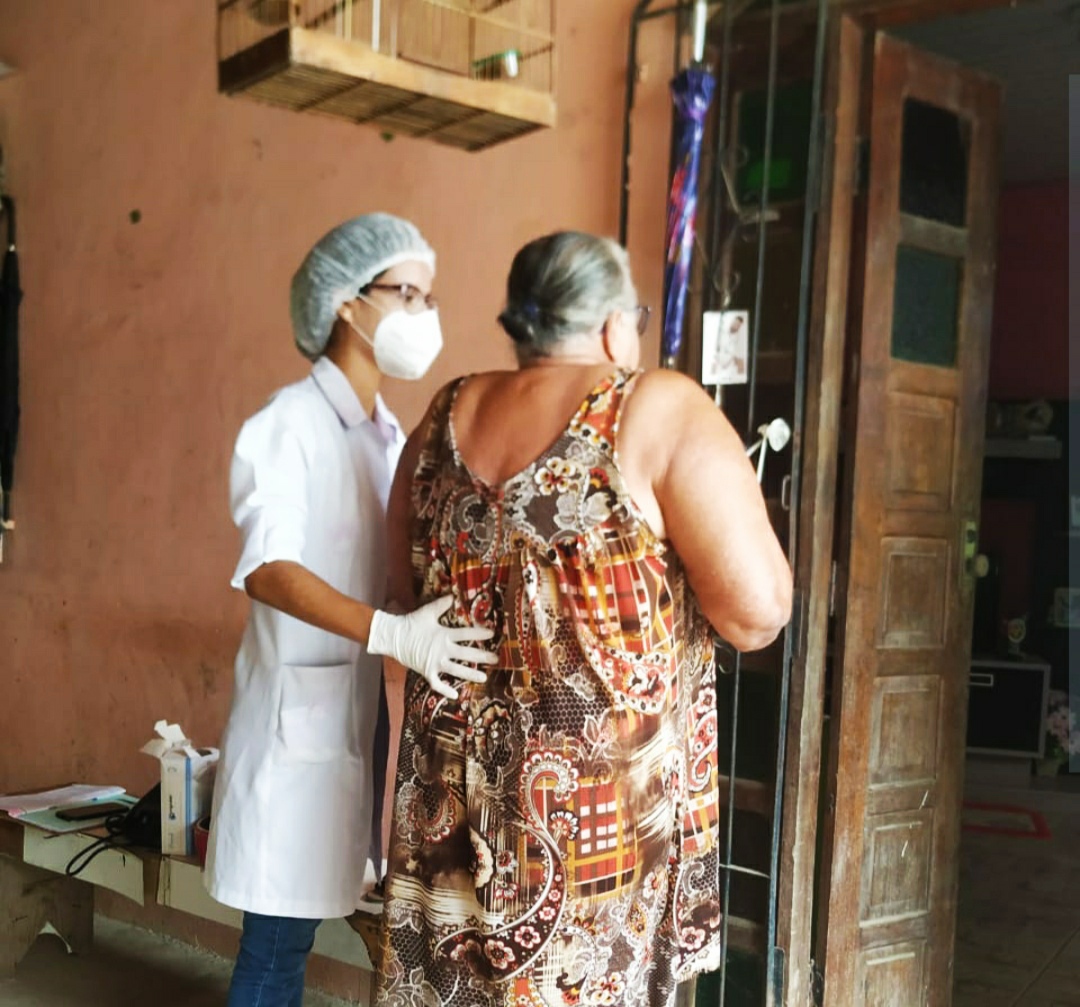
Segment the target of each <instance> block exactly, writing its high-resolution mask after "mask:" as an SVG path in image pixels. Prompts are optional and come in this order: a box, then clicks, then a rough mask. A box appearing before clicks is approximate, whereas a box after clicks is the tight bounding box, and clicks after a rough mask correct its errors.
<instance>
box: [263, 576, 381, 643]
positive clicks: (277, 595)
mask: <svg viewBox="0 0 1080 1007" xmlns="http://www.w3.org/2000/svg"><path fill="white" fill-rule="evenodd" d="M244 590H245V591H247V593H248V596H249V597H251V598H254V599H255V600H256V601H260V602H262V603H263V604H264V605H269V606H270V607H271V608H276V609H277V610H278V611H280V612H284V613H285V614H286V615H291V616H292V617H293V618H294V619H299V620H300V621H301V622H306V623H309V624H310V625H312V626H317V627H318V628H319V629H324V630H326V632H328V633H336V634H337V635H338V636H343V637H345V639H347V640H354V641H356V642H357V643H360V644H363V645H365V646H366V645H367V642H368V634H369V633H370V631H371V619H372V616H373V615H374V614H375V609H373V608H372V607H371V606H370V605H365V604H364V603H363V602H362V601H357V600H356V599H355V598H350V597H349V596H348V595H346V594H342V593H341V592H340V591H337V590H335V589H334V588H332V587H331V586H330V585H329V584H327V583H326V581H324V580H323V579H322V578H321V577H318V576H316V575H315V574H313V573H312V572H311V571H310V570H308V569H307V568H306V567H303V566H301V565H300V564H299V563H292V562H288V561H285V560H279V561H276V562H273V563H265V564H263V565H262V566H260V567H259V568H258V569H257V570H254V571H253V572H252V573H250V574H248V576H247V578H246V579H245V580H244Z"/></svg>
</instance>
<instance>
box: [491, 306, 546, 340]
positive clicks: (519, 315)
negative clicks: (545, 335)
mask: <svg viewBox="0 0 1080 1007" xmlns="http://www.w3.org/2000/svg"><path fill="white" fill-rule="evenodd" d="M542 314H543V312H542V311H541V310H540V305H539V304H537V303H536V301H532V300H530V301H526V302H525V303H524V304H508V305H507V306H506V309H505V310H504V311H503V312H502V314H501V315H499V324H500V325H501V326H502V327H503V329H504V330H505V331H506V334H507V335H508V336H509V337H510V338H511V339H512V340H514V342H515V343H531V342H532V341H533V340H534V339H535V338H536V335H537V329H539V328H540V319H541V315H542Z"/></svg>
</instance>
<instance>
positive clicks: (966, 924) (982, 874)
mask: <svg viewBox="0 0 1080 1007" xmlns="http://www.w3.org/2000/svg"><path fill="white" fill-rule="evenodd" d="M969 779H970V774H969ZM967 798H968V800H977V801H983V802H986V803H995V804H1004V805H1013V806H1017V807H1022V808H1027V809H1030V810H1033V811H1037V812H1039V813H1040V814H1041V815H1042V816H1043V818H1044V819H1045V820H1046V823H1047V825H1048V826H1049V829H1050V832H1051V837H1050V838H1049V839H1031V838H1020V837H1011V836H1001V835H993V834H985V833H974V832H964V833H963V838H962V840H961V865H960V910H959V918H958V921H957V942H956V973H955V974H956V986H955V995H954V998H953V1007H1080V776H1070V777H1057V778H1056V779H1054V780H1040V779H1037V778H1032V780H1031V781H1026V780H1025V781H1023V782H1021V783H1017V784H1013V785H1004V786H1003V785H1000V784H998V785H994V784H988V783H986V782H975V783H972V782H969V784H968V787H967Z"/></svg>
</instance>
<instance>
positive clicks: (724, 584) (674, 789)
mask: <svg viewBox="0 0 1080 1007" xmlns="http://www.w3.org/2000/svg"><path fill="white" fill-rule="evenodd" d="M646 316H647V312H646V311H645V309H643V308H641V307H640V306H639V305H638V301H637V296H636V294H635V291H634V285H633V282H632V280H631V277H630V272H629V264H628V261H627V257H626V253H625V252H624V251H623V250H622V249H621V248H619V247H618V246H617V245H616V244H615V243H614V242H611V241H609V240H606V239H602V238H597V237H592V236H590V235H586V234H578V233H560V234H553V235H550V236H548V237H545V238H540V239H539V240H537V241H534V242H532V243H531V244H529V245H527V246H525V248H523V249H522V250H521V251H520V252H519V253H518V255H517V256H516V258H515V259H514V263H513V266H512V268H511V271H510V277H509V282H508V289H507V302H506V310H505V311H504V312H503V314H502V315H501V317H500V321H501V323H502V325H503V327H504V328H505V330H506V331H507V333H508V334H509V335H510V338H511V339H513V341H514V344H515V348H516V350H517V355H518V359H519V361H520V369H519V370H517V371H512V372H492V373H487V374H478V375H475V376H473V377H470V378H466V379H463V380H459V381H457V382H455V383H454V384H452V385H450V386H449V387H447V388H446V389H444V390H443V391H442V392H441V393H440V394H439V395H438V396H437V397H436V399H435V400H434V402H433V403H432V405H431V407H430V409H429V411H428V413H427V416H426V417H425V419H424V421H423V423H422V424H421V426H420V427H419V428H418V430H417V432H416V433H415V434H414V435H413V436H412V438H411V439H410V440H409V443H408V444H407V446H406V448H405V453H404V456H403V458H402V463H401V466H400V468H399V469H398V475H397V479H396V480H395V484H394V489H393V491H392V496H391V504H390V553H391V559H390V562H391V568H392V571H393V572H392V574H391V577H392V590H393V591H394V593H395V594H396V596H397V599H398V600H399V601H401V602H402V603H403V604H406V605H410V606H411V605H415V604H417V603H420V602H424V601H427V600H428V599H431V598H437V597H439V596H441V595H444V594H452V595H453V597H454V606H453V611H452V613H451V616H452V618H453V621H454V622H455V623H456V624H458V625H461V626H466V625H472V626H481V627H489V628H491V629H493V630H494V632H495V639H494V640H493V642H492V647H493V649H494V650H495V652H496V653H497V656H498V662H497V663H496V664H495V665H493V666H492V668H491V669H490V670H489V671H488V675H487V680H486V682H485V683H483V684H472V683H465V684H464V685H463V686H462V688H461V690H460V694H459V695H458V697H457V698H456V699H454V700H448V699H446V698H444V697H442V696H439V695H437V694H435V693H434V692H432V690H431V689H430V688H429V687H428V686H427V684H426V683H425V681H424V680H423V679H422V678H420V677H418V676H416V675H414V674H410V676H409V679H408V682H407V686H406V696H405V721H404V727H403V732H402V738H401V748H400V755H399V764H398V776H397V792H396V797H395V805H394V826H393V841H392V843H391V849H392V853H391V860H390V875H389V881H388V886H387V905H386V914H385V918H384V927H385V930H384V938H383V955H382V967H381V971H380V974H379V978H378V998H377V1002H378V1003H379V1004H402V1005H405V1004H408V1005H413V1004H424V1005H429V1007H435V1005H445V1007H449V1005H455V1007H457V1005H462V1007H464V1005H470V1007H481V1005H482V1007H496V1005H498V1007H510V1005H513V1007H532V1005H535V1007H556V1005H566V1004H602V1005H608V1007H614V1005H635V1007H646V1005H648V1007H657V1005H663V1004H670V1003H672V1001H673V999H674V995H675V988H676V984H677V983H679V982H682V981H684V980H686V979H689V978H690V977H692V976H693V975H695V974H696V973H698V972H700V971H703V970H706V969H710V968H715V967H716V966H717V965H718V963H719V931H720V922H721V921H720V904H719V898H718V891H717V868H718V851H717V829H718V819H719V802H718V789H717V788H718V781H717V759H716V755H717V723H716V719H717V715H716V706H715V690H714V685H715V668H714V664H713V646H712V631H713V630H715V631H716V632H717V633H719V634H720V635H722V636H723V637H725V638H726V639H727V640H728V641H730V642H731V643H732V644H734V645H735V646H737V647H739V648H741V649H743V650H752V649H756V648H760V647H764V646H766V645H767V644H768V643H770V642H771V641H772V640H773V639H774V638H775V637H776V635H777V634H778V633H779V631H780V629H781V628H782V627H783V626H784V624H785V623H786V622H787V619H788V615H789V612H790V605H791V573H790V570H789V568H788V565H787V562H786V560H785V557H784V554H783V552H782V550H781V548H780V545H779V543H778V542H777V540H776V537H775V536H774V534H773V531H772V528H771V527H770V524H769V520H768V517H767V515H766V511H765V506H764V502H763V500H762V497H761V493H760V490H759V488H758V485H757V483H756V481H755V478H754V473H753V470H752V468H751V466H750V464H749V463H748V461H747V459H746V457H745V453H744V449H743V445H742V443H741V442H740V440H739V438H738V436H737V435H736V433H735V431H734V430H733V429H732V428H731V426H730V425H729V424H728V422H727V421H726V420H725V419H724V417H723V415H722V414H721V413H720V411H719V410H717V409H716V408H715V406H714V405H713V403H712V402H711V401H710V399H709V398H708V397H707V396H706V395H705V393H704V392H703V391H702V390H701V389H700V388H698V387H697V386H696V385H695V384H694V383H693V382H692V381H690V380H689V379H688V378H686V377H683V376H682V375H679V374H676V373H672V372H669V371H656V372H651V373H648V374H641V373H639V372H638V371H637V370H636V368H637V366H638V361H639V336H640V333H641V331H642V330H643V328H644V322H645V319H646Z"/></svg>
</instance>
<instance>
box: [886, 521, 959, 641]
mask: <svg viewBox="0 0 1080 1007" xmlns="http://www.w3.org/2000/svg"><path fill="white" fill-rule="evenodd" d="M880 568H881V571H882V577H881V592H880V596H881V614H880V615H879V617H878V620H877V623H878V638H877V645H878V647H880V648H881V649H882V650H938V649H942V648H944V647H945V645H946V631H947V629H948V625H949V612H948V610H949V602H950V601H951V592H950V591H949V582H950V580H951V577H950V576H949V572H950V571H951V569H952V549H951V548H950V544H949V542H947V541H946V540H945V539H941V538H933V537H931V536H925V535H921V536H918V537H916V536H913V535H903V536H902V535H889V536H886V537H885V538H883V539H882V540H881V560H880Z"/></svg>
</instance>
